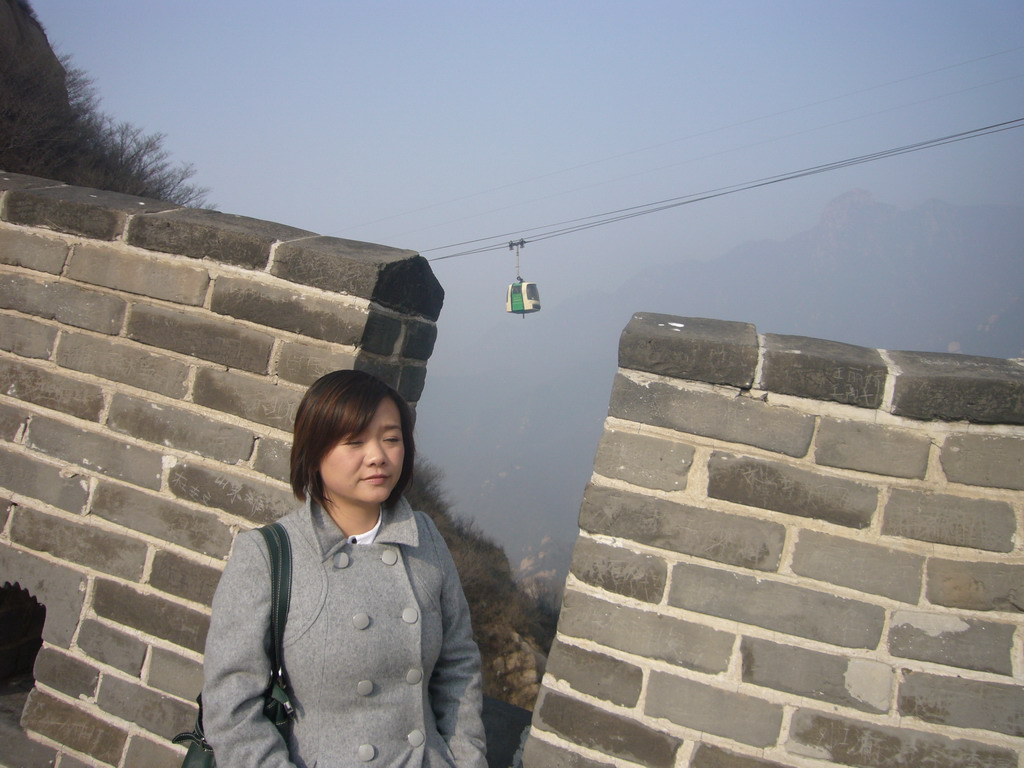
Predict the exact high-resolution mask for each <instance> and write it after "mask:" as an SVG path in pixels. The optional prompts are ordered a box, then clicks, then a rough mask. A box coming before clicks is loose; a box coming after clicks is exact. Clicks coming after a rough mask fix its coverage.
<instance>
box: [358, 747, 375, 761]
mask: <svg viewBox="0 0 1024 768" xmlns="http://www.w3.org/2000/svg"><path fill="white" fill-rule="evenodd" d="M356 754H358V755H359V759H360V760H362V761H363V762H364V763H368V762H370V761H371V760H373V758H375V757H376V756H377V749H376V747H374V746H373V744H360V745H359V749H358V750H356Z"/></svg>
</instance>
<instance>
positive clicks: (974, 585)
mask: <svg viewBox="0 0 1024 768" xmlns="http://www.w3.org/2000/svg"><path fill="white" fill-rule="evenodd" d="M1022 596H1024V565H1015V564H1004V563H972V562H960V561H954V560H938V559H932V560H930V561H929V562H928V601H929V602H930V603H932V604H934V605H944V606H947V607H949V608H966V609H967V610H970V611H1011V612H1014V613H1019V612H1021V611H1024V597H1022Z"/></svg>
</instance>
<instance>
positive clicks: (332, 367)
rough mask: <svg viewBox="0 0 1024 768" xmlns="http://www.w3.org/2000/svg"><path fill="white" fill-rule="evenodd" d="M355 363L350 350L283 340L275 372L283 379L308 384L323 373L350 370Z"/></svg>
mask: <svg viewBox="0 0 1024 768" xmlns="http://www.w3.org/2000/svg"><path fill="white" fill-rule="evenodd" d="M355 365H356V358H355V356H354V355H353V354H351V353H350V352H345V351H343V350H340V349H337V348H335V347H329V346H326V345H315V344H303V343H301V342H295V341H285V342H284V343H283V344H282V345H281V355H280V358H279V360H278V364H277V373H278V375H279V376H280V377H281V378H282V379H284V380H285V381H290V382H293V383H295V384H302V385H303V386H309V385H310V384H312V383H313V382H314V381H316V380H317V379H319V378H320V377H321V376H323V375H324V374H325V373H330V372H331V371H351V370H352V369H353V368H355Z"/></svg>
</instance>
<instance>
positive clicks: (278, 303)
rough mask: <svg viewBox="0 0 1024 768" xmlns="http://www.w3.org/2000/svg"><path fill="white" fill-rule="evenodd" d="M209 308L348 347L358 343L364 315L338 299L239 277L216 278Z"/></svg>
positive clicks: (363, 312) (364, 321)
mask: <svg viewBox="0 0 1024 768" xmlns="http://www.w3.org/2000/svg"><path fill="white" fill-rule="evenodd" d="M210 309H212V310H213V311H214V312H217V313H219V314H222V315H230V316H231V317H236V318H238V319H240V320H248V321H250V322H253V323H258V324H260V325H265V326H268V327H270V328H280V329H281V330H285V331H291V332H292V333H297V334H300V335H302V336H308V337H312V338H314V339H323V340H324V341H329V342H333V343H335V344H348V345H350V346H355V345H356V344H357V343H359V338H360V336H361V335H362V332H363V326H364V325H365V324H366V318H367V315H366V311H365V310H362V309H359V308H357V307H352V306H349V305H348V304H345V303H343V302H341V301H339V300H338V299H330V298H326V297H323V296H316V295H313V294H311V293H305V294H304V293H302V292H300V291H298V290H297V289H296V288H295V287H294V286H278V285H268V284H266V283H261V282H257V281H255V280H251V279H248V278H240V277H221V278H218V279H217V283H216V285H214V288H213V301H212V304H211V305H210Z"/></svg>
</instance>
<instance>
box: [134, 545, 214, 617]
mask: <svg viewBox="0 0 1024 768" xmlns="http://www.w3.org/2000/svg"><path fill="white" fill-rule="evenodd" d="M220 573H221V572H220V571H219V570H217V569H216V568H211V567H210V566H208V565H202V564H200V563H197V562H196V561H195V560H189V559H187V558H184V557H181V556H180V555H176V554H174V553H173V552H168V551H166V550H158V551H157V553H156V555H155V556H154V558H153V571H152V573H151V574H150V576H149V583H150V585H151V586H153V587H155V588H156V589H160V590H163V591H164V592H167V593H168V594H171V595H177V596H178V597H183V598H185V599H186V600H191V601H193V602H196V603H202V604H204V605H210V604H211V603H212V602H213V592H214V590H215V589H217V582H218V581H220Z"/></svg>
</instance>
